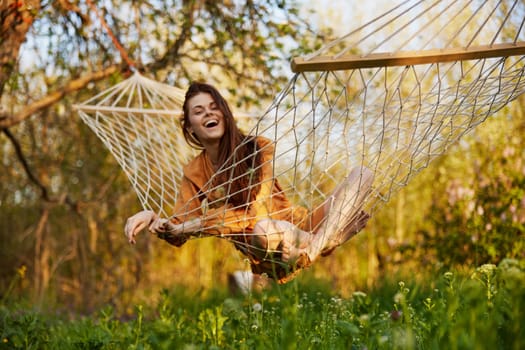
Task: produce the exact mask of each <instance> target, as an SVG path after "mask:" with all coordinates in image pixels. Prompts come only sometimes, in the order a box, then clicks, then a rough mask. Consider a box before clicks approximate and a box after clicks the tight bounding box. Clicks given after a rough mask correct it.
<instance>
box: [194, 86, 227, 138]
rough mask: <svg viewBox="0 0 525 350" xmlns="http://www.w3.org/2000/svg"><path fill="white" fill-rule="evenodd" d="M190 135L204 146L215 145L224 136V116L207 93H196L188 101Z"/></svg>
mask: <svg viewBox="0 0 525 350" xmlns="http://www.w3.org/2000/svg"><path fill="white" fill-rule="evenodd" d="M188 107H189V109H188V110H189V126H188V127H187V129H188V131H189V132H190V133H194V134H195V136H196V137H197V138H198V139H199V141H200V142H201V143H202V144H203V145H204V146H206V145H213V144H217V143H218V142H219V141H220V140H221V138H222V136H223V135H224V115H223V113H222V111H221V110H220V109H219V106H218V105H217V103H216V102H215V101H214V100H213V98H212V96H211V95H210V94H208V93H204V92H202V93H198V94H197V95H195V96H193V97H192V98H191V99H190V100H189V101H188Z"/></svg>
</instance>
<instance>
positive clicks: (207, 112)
mask: <svg viewBox="0 0 525 350" xmlns="http://www.w3.org/2000/svg"><path fill="white" fill-rule="evenodd" d="M204 113H205V114H206V115H211V114H213V113H214V111H213V108H211V107H206V109H205V110H204Z"/></svg>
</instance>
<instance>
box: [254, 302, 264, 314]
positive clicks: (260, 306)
mask: <svg viewBox="0 0 525 350" xmlns="http://www.w3.org/2000/svg"><path fill="white" fill-rule="evenodd" d="M252 308H253V311H255V312H259V311H261V310H262V305H261V304H260V303H255V304H253V307H252Z"/></svg>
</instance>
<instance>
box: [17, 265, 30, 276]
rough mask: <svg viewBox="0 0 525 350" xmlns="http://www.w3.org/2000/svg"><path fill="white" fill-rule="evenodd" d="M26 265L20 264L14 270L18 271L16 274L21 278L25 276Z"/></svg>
mask: <svg viewBox="0 0 525 350" xmlns="http://www.w3.org/2000/svg"><path fill="white" fill-rule="evenodd" d="M26 271H27V267H26V266H25V265H22V266H20V267H19V268H18V269H17V270H16V272H17V273H18V276H20V278H21V279H24V278H25V276H26Z"/></svg>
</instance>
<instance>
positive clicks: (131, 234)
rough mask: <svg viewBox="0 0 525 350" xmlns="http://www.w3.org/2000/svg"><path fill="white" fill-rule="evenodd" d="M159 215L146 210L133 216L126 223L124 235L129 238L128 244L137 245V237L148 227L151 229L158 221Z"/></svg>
mask: <svg viewBox="0 0 525 350" xmlns="http://www.w3.org/2000/svg"><path fill="white" fill-rule="evenodd" d="M158 218H159V217H158V216H157V214H155V212H153V211H151V210H144V211H141V212H138V213H137V214H135V215H133V216H131V217H130V218H128V220H127V221H126V226H125V227H124V233H125V235H126V237H127V238H128V242H129V243H131V244H135V243H136V242H135V236H136V235H138V233H139V232H140V231H142V230H143V229H144V228H146V227H150V226H151V225H152V224H153V222H154V221H155V220H158Z"/></svg>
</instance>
